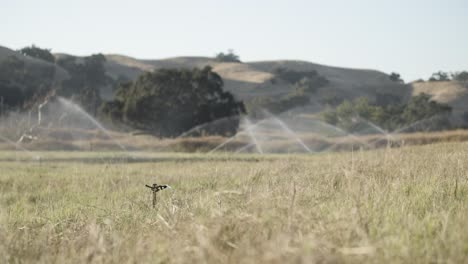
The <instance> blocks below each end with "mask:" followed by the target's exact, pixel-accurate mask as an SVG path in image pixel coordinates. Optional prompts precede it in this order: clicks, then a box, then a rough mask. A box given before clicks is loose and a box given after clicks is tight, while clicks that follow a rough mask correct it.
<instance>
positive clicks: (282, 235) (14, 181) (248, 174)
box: [0, 143, 468, 263]
mask: <svg viewBox="0 0 468 264" xmlns="http://www.w3.org/2000/svg"><path fill="white" fill-rule="evenodd" d="M134 155H135V156H134V157H128V156H127V155H124V154H119V153H112V152H104V153H96V152H42V153H34V154H33V155H32V156H31V155H28V154H26V153H22V152H21V153H17V152H13V151H5V152H0V263H37V262H38V263H83V262H91V263H192V262H196V263H200V262H202V263H203V262H205V263H259V262H263V263H284V262H288V263H316V262H319V263H342V262H344V263H363V262H367V263H381V262H387V263H410V262H411V263H439V262H440V263H467V262H468V227H467V219H468V205H467V202H468V176H467V175H468V144H467V143H444V144H436V145H427V146H413V147H403V148H396V149H381V150H376V151H355V152H343V153H324V154H317V155H266V156H260V155H249V154H244V155H233V154H222V153H218V154H216V155H214V154H213V155H207V154H164V153H159V154H150V153H146V154H143V153H138V154H134ZM39 156H40V158H39ZM152 183H159V184H169V185H170V186H171V187H172V189H166V190H163V191H161V192H160V193H159V195H158V203H157V208H156V209H153V208H152V207H151V191H150V190H149V189H147V188H145V186H144V185H145V184H152Z"/></svg>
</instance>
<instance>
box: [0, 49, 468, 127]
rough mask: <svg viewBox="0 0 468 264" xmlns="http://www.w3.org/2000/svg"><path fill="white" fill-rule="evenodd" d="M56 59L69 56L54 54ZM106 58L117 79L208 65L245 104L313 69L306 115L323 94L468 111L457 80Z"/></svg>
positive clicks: (1, 52)
mask: <svg viewBox="0 0 468 264" xmlns="http://www.w3.org/2000/svg"><path fill="white" fill-rule="evenodd" d="M8 56H16V57H17V58H19V59H21V60H23V61H24V62H25V63H26V65H27V67H28V68H29V69H31V70H34V69H37V68H40V67H45V66H49V67H50V66H51V64H50V63H48V62H44V61H42V60H39V59H35V58H31V57H27V56H23V55H21V54H19V53H18V52H16V51H14V50H11V49H8V48H5V47H1V46H0V62H2V61H3V60H4V59H5V58H7V57H8ZM55 56H56V57H61V56H73V55H67V54H55ZM105 56H106V59H107V61H106V63H105V67H106V71H107V74H108V75H109V76H111V77H112V78H114V79H120V80H134V79H136V78H137V77H138V76H139V75H140V74H141V73H143V72H145V71H152V70H155V69H160V68H193V67H204V66H207V65H210V66H211V67H212V68H213V70H214V71H215V72H217V73H218V74H220V75H221V77H222V78H223V80H224V82H225V89H227V90H229V91H231V92H232V93H233V94H234V95H235V96H236V97H237V98H239V99H242V100H250V99H252V98H255V97H272V98H278V97H281V96H283V95H286V94H288V93H290V92H291V91H292V90H293V89H294V88H293V86H292V84H290V83H288V82H286V81H284V80H282V79H279V78H278V77H277V76H276V75H275V70H277V69H279V68H283V69H287V70H291V71H301V72H307V71H316V72H317V73H318V74H319V75H321V76H323V77H325V78H326V79H328V80H329V81H330V82H329V84H328V85H326V86H325V87H323V88H321V89H319V90H318V92H317V93H316V94H315V95H314V97H313V98H312V102H313V103H312V104H316V105H315V106H314V107H309V108H301V110H299V111H304V112H305V113H310V112H315V111H317V110H318V109H321V105H320V103H317V102H318V101H319V100H317V99H319V98H322V97H327V96H333V97H337V98H340V99H353V98H356V97H359V96H365V97H367V98H369V99H370V100H374V99H375V98H376V96H377V95H379V94H391V95H396V96H399V97H400V98H402V99H403V100H406V99H408V98H409V97H410V96H412V95H417V94H419V93H423V92H424V93H428V94H430V95H432V96H433V99H434V100H436V101H438V102H441V103H446V104H449V105H450V106H452V107H453V112H454V116H455V117H456V120H458V121H462V115H463V114H464V113H465V112H468V104H466V103H465V102H466V101H467V100H468V84H462V83H458V82H415V83H410V84H408V85H403V84H400V83H396V82H392V81H391V80H390V79H389V76H388V75H387V74H385V73H383V72H379V71H375V70H366V69H349V68H340V67H332V66H326V65H320V64H315V63H310V62H305V61H293V60H281V61H259V62H245V63H226V62H218V61H216V60H214V59H213V58H209V57H175V58H168V59H159V60H145V59H136V58H132V57H128V56H123V55H116V54H109V55H105ZM55 68H56V74H55V81H56V82H61V81H62V80H65V79H67V78H68V73H67V72H66V71H65V70H64V69H62V68H61V67H59V66H55ZM101 95H102V97H103V98H104V99H107V100H109V99H112V97H113V91H112V88H110V87H106V88H103V89H102V91H101Z"/></svg>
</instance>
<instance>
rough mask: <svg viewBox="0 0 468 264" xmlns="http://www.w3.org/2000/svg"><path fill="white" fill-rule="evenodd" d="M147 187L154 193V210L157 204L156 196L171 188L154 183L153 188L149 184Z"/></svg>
mask: <svg viewBox="0 0 468 264" xmlns="http://www.w3.org/2000/svg"><path fill="white" fill-rule="evenodd" d="M145 186H146V187H148V188H150V189H151V191H152V192H153V208H156V203H157V198H156V194H157V193H158V192H159V191H162V190H164V189H166V188H171V186H169V185H158V184H157V183H153V186H150V185H148V184H145Z"/></svg>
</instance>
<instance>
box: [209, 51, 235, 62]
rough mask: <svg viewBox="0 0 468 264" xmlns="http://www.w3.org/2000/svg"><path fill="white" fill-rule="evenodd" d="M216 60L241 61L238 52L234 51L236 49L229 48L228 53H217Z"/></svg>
mask: <svg viewBox="0 0 468 264" xmlns="http://www.w3.org/2000/svg"><path fill="white" fill-rule="evenodd" d="M215 58H216V60H217V61H219V62H241V61H240V58H239V56H238V55H237V54H235V53H234V50H232V49H230V50H228V53H226V54H225V53H223V52H220V53H218V54H216V57H215Z"/></svg>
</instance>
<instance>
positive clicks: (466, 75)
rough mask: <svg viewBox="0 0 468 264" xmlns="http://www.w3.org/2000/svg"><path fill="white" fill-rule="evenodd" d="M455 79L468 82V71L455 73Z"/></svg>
mask: <svg viewBox="0 0 468 264" xmlns="http://www.w3.org/2000/svg"><path fill="white" fill-rule="evenodd" d="M453 79H454V80H456V81H459V82H463V83H466V82H468V72H467V71H462V72H457V73H455V74H453Z"/></svg>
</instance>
